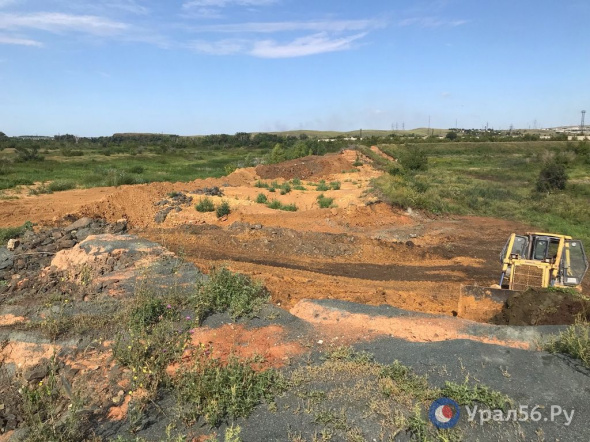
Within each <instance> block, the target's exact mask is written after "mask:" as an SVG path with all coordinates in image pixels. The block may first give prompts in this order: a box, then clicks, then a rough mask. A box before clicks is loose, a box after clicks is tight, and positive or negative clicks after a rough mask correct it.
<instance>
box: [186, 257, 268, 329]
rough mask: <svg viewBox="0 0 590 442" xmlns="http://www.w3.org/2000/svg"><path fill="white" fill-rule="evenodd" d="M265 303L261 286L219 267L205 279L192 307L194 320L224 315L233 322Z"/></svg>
mask: <svg viewBox="0 0 590 442" xmlns="http://www.w3.org/2000/svg"><path fill="white" fill-rule="evenodd" d="M268 299H269V293H268V291H267V290H266V289H265V288H264V286H263V285H262V284H261V283H259V282H254V281H252V279H250V278H249V277H248V276H246V275H243V274H241V273H233V272H231V271H229V270H228V269H227V268H225V267H221V268H220V269H216V270H214V271H213V272H212V273H211V274H210V275H209V281H208V282H207V283H206V284H204V285H203V286H202V287H201V288H200V289H199V291H198V293H197V295H196V297H195V299H194V300H193V305H194V307H195V311H196V314H197V319H198V320H203V319H204V318H205V317H206V316H207V315H209V314H210V313H214V312H224V311H228V312H229V314H230V316H231V317H232V318H233V319H237V318H239V317H242V316H249V315H251V314H253V313H255V312H257V311H258V310H259V309H260V307H261V306H262V305H264V304H265V303H266V302H268Z"/></svg>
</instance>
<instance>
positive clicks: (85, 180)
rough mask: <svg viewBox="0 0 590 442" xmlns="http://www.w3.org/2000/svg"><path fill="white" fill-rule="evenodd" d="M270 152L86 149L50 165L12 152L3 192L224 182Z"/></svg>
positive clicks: (5, 158)
mask: <svg viewBox="0 0 590 442" xmlns="http://www.w3.org/2000/svg"><path fill="white" fill-rule="evenodd" d="M268 151H269V150H268V149H258V148H249V147H248V148H247V147H236V148H225V149H204V148H203V149H200V148H199V149H196V148H194V149H193V148H191V149H179V150H172V151H168V152H161V153H158V152H157V151H156V150H154V149H152V150H149V151H148V150H146V151H144V152H142V153H136V152H133V151H129V152H126V151H125V150H122V149H121V150H119V151H118V152H112V153H110V154H109V155H108V156H107V155H104V153H105V152H107V151H106V150H104V149H98V148H86V150H84V155H83V156H64V155H62V153H61V152H60V150H49V152H48V153H47V154H45V153H44V154H43V155H44V157H45V160H44V161H30V162H24V163H21V162H16V161H15V160H16V154H15V153H14V152H13V151H12V149H6V150H4V151H0V164H4V165H3V166H2V168H1V169H0V190H3V189H11V188H15V187H17V186H28V185H32V184H33V183H35V182H54V181H66V182H71V183H74V185H75V187H99V186H120V185H125V184H141V183H148V182H156V181H179V182H188V181H192V180H194V179H197V178H208V177H221V176H223V175H225V174H226V166H228V165H232V164H233V165H235V164H237V163H238V162H240V161H242V160H243V158H245V157H246V156H247V155H251V156H253V157H263V156H264V155H265V154H266V153H268Z"/></svg>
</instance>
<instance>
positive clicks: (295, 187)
mask: <svg viewBox="0 0 590 442" xmlns="http://www.w3.org/2000/svg"><path fill="white" fill-rule="evenodd" d="M293 189H294V190H307V189H306V188H305V187H303V186H302V185H297V186H293Z"/></svg>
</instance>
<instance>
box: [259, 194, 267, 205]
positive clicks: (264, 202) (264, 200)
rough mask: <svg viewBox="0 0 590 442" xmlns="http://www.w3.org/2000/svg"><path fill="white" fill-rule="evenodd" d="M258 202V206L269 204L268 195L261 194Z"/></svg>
mask: <svg viewBox="0 0 590 442" xmlns="http://www.w3.org/2000/svg"><path fill="white" fill-rule="evenodd" d="M256 202H257V203H258V204H266V203H267V202H268V198H267V197H266V195H265V194H264V193H259V194H258V196H257V197H256Z"/></svg>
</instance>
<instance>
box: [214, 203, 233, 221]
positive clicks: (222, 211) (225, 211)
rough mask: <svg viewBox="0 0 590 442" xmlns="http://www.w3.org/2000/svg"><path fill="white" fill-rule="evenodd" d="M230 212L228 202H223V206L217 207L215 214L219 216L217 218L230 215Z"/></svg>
mask: <svg viewBox="0 0 590 442" xmlns="http://www.w3.org/2000/svg"><path fill="white" fill-rule="evenodd" d="M230 212H231V210H230V207H229V203H228V202H227V201H222V202H221V204H220V205H219V206H217V210H216V211H215V213H216V214H217V218H221V217H224V216H226V215H229V214H230Z"/></svg>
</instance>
